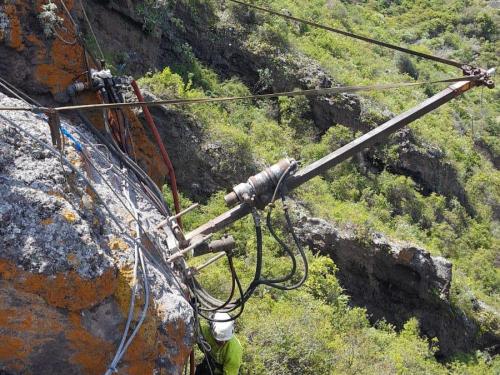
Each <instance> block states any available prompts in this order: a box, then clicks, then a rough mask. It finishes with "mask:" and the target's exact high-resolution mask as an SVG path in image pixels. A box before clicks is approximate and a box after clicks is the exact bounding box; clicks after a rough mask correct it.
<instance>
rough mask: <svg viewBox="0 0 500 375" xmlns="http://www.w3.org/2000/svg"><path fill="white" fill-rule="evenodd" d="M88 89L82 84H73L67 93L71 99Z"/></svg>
mask: <svg viewBox="0 0 500 375" xmlns="http://www.w3.org/2000/svg"><path fill="white" fill-rule="evenodd" d="M86 89H88V86H87V85H86V84H85V83H83V82H75V83H73V84H72V85H69V86H68V89H67V92H68V95H69V96H70V97H71V98H74V97H75V96H76V94H78V93H80V92H82V91H84V90H86Z"/></svg>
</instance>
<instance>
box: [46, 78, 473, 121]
mask: <svg viewBox="0 0 500 375" xmlns="http://www.w3.org/2000/svg"><path fill="white" fill-rule="evenodd" d="M480 78H481V76H480V75H474V76H467V77H459V78H448V79H442V80H436V81H423V82H401V83H388V84H379V85H365V86H340V87H329V88H320V89H308V90H296V91H285V92H278V93H271V94H257V95H244V96H231V97H220V98H197V99H167V100H156V101H151V102H130V103H105V104H87V105H80V106H68V107H56V108H54V109H55V110H56V111H60V112H62V111H69V110H75V109H77V110H90V109H96V108H100V109H102V108H105V109H110V108H123V107H138V106H149V107H154V106H161V105H185V104H187V105H189V104H205V103H219V102H230V101H237V100H250V99H266V98H277V97H281V96H319V95H329V94H345V93H353V92H360V91H381V90H391V89H398V88H405V87H416V86H423V85H430V84H438V83H453V82H462V81H475V80H478V79H480Z"/></svg>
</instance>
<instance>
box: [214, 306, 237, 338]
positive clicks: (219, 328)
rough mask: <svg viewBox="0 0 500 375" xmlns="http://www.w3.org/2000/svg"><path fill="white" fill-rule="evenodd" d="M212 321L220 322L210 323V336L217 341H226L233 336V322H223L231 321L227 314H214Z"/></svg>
mask: <svg viewBox="0 0 500 375" xmlns="http://www.w3.org/2000/svg"><path fill="white" fill-rule="evenodd" d="M212 319H213V320H222V321H219V322H217V321H215V322H211V324H210V327H211V328H212V334H213V335H214V338H215V339H216V340H217V341H228V340H231V338H232V337H233V335H234V321H233V320H231V321H228V322H223V320H229V319H231V315H229V314H227V313H221V312H218V313H215V315H214V316H213V318H212Z"/></svg>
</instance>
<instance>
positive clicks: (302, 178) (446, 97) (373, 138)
mask: <svg viewBox="0 0 500 375" xmlns="http://www.w3.org/2000/svg"><path fill="white" fill-rule="evenodd" d="M494 71H495V70H494V69H490V70H489V71H488V72H487V74H488V75H491V74H492V73H494ZM480 84H482V83H481V81H476V80H472V81H470V80H467V79H464V81H461V82H457V83H455V84H453V85H451V86H449V87H447V88H446V89H444V90H443V91H440V92H439V93H437V94H436V95H434V96H432V97H431V98H429V99H427V100H425V101H424V102H422V103H421V104H419V105H417V106H416V107H413V108H411V109H409V110H408V111H406V112H403V113H402V114H400V115H399V116H396V117H394V118H393V119H391V120H389V121H387V122H385V123H384V124H382V125H380V126H378V127H376V128H375V129H373V130H371V131H369V132H368V133H366V134H364V135H362V136H361V137H359V138H357V139H355V140H353V141H352V142H350V143H348V144H346V145H345V146H343V147H341V148H339V149H338V150H336V151H334V152H332V153H331V154H329V155H327V156H325V157H324V158H322V159H319V160H317V161H315V162H314V163H312V164H310V165H308V166H307V167H305V168H303V169H301V170H299V171H298V172H297V173H295V174H294V175H293V176H290V177H289V178H288V180H287V184H286V186H287V188H288V189H289V190H292V189H295V188H297V187H298V186H300V185H302V184H303V183H305V182H307V181H309V180H310V179H312V178H313V177H315V176H317V175H319V174H321V173H323V172H325V171H327V170H328V169H330V168H333V167H334V166H336V165H337V164H339V163H341V162H342V161H344V160H346V159H348V158H349V157H351V156H353V155H355V154H356V153H358V152H360V151H362V150H363V149H365V148H367V147H369V146H371V145H373V144H374V143H376V142H379V141H381V140H383V139H385V138H387V137H388V136H389V135H390V134H392V133H395V132H396V131H398V130H399V129H401V128H402V127H404V126H405V125H408V124H409V123H411V122H413V121H415V120H417V119H419V118H420V117H422V116H423V115H425V114H427V113H429V112H431V111H432V110H434V109H436V108H438V107H440V106H441V105H443V104H445V103H447V102H449V101H450V100H452V99H454V98H455V97H457V96H459V95H461V94H463V93H464V92H466V91H468V90H470V89H471V88H473V87H475V86H478V85H480ZM251 209H252V208H251V206H250V205H249V204H247V203H241V204H239V205H238V206H235V207H233V208H232V209H230V210H228V211H226V212H224V213H223V214H222V215H220V216H218V217H216V218H214V219H212V220H210V221H209V222H207V223H206V224H204V225H202V226H200V227H198V228H197V229H195V230H193V231H192V232H189V233H188V234H187V235H186V239H187V240H188V241H191V240H192V239H193V238H197V237H199V236H206V235H207V234H209V233H214V232H217V231H219V230H221V229H223V228H226V227H228V226H230V225H231V224H232V223H234V222H235V221H237V220H239V219H241V218H243V217H245V216H246V215H248V214H249V213H250V212H251Z"/></svg>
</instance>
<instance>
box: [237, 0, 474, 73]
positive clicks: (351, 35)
mask: <svg viewBox="0 0 500 375" xmlns="http://www.w3.org/2000/svg"><path fill="white" fill-rule="evenodd" d="M228 1H230V2H232V3H235V4H239V5H243V6H246V7H248V8H252V9H256V10H259V11H261V12H265V13H268V14H273V15H275V16H279V17H282V18H285V19H288V20H291V21H295V22H299V23H302V24H305V25H309V26H313V27H316V28H319V29H323V30H327V31H330V32H333V33H336V34H340V35H344V36H347V37H349V38H354V39H358V40H362V41H364V42H367V43H370V44H376V45H378V46H381V47H385V48H389V49H393V50H396V51H399V52H403V53H407V54H410V55H414V56H418V57H421V58H424V59H427V60H433V61H436V62H439V63H441V64H446V65H451V66H454V67H456V68H460V69H462V68H463V67H464V66H467V64H465V63H461V62H459V61H454V60H450V59H445V58H442V57H439V56H434V55H430V54H427V53H423V52H419V51H415V50H412V49H408V48H405V47H401V46H398V45H395V44H391V43H387V42H382V41H380V40H377V39H373V38H369V37H366V36H363V35H358V34H354V33H350V32H348V31H345V30H340V29H337V28H334V27H330V26H326V25H322V24H319V23H316V22H312V21H308V20H305V19H302V18H297V17H293V16H291V15H289V14H285V13H281V12H277V11H275V10H272V9H269V8H264V7H261V6H258V5H253V4H249V3H247V2H244V1H239V0H228Z"/></svg>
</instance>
